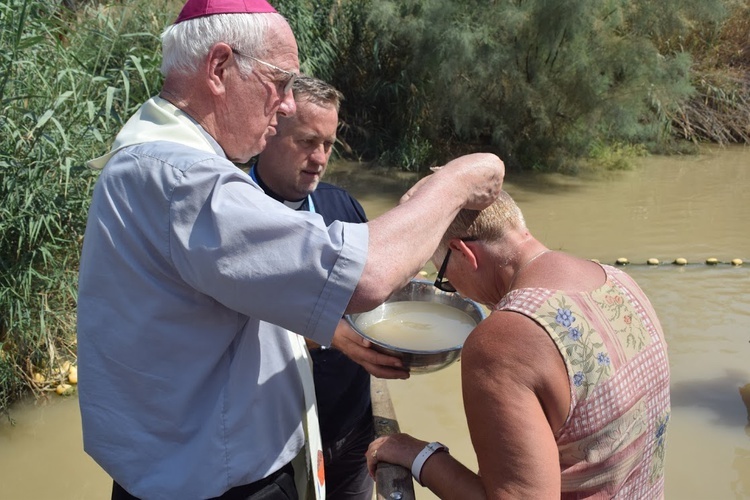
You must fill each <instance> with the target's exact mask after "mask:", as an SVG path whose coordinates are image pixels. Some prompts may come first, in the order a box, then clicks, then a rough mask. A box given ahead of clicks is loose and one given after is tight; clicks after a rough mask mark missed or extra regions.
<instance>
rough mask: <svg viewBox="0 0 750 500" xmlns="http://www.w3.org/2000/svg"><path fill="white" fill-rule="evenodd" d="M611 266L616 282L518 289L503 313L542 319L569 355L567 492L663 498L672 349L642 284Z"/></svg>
mask: <svg viewBox="0 0 750 500" xmlns="http://www.w3.org/2000/svg"><path fill="white" fill-rule="evenodd" d="M602 267H603V269H604V271H605V272H606V274H607V282H606V283H605V284H604V285H603V286H602V287H601V288H599V289H597V290H595V291H593V292H591V293H568V292H561V291H557V290H548V289H542V288H524V289H518V290H513V291H511V292H509V293H508V294H507V295H506V296H505V297H503V299H502V300H501V301H500V302H499V303H498V304H497V305H496V306H495V310H499V311H515V312H518V313H520V314H523V315H525V316H527V317H529V318H531V319H533V320H534V321H536V322H537V323H538V324H539V325H541V326H542V328H544V329H545V330H546V331H547V333H548V334H549V336H550V338H552V340H553V341H554V342H555V345H556V346H557V349H558V350H559V351H560V354H561V356H562V358H563V360H564V361H565V365H566V367H567V371H568V377H569V380H570V411H569V413H568V418H567V420H566V422H565V424H564V425H563V427H562V428H561V429H560V430H559V432H557V434H556V435H555V438H556V441H557V447H558V450H559V453H560V468H561V475H562V496H561V498H564V499H574V498H613V497H616V498H628V499H630V498H633V499H639V500H640V499H651V498H662V497H663V496H664V444H665V438H666V429H667V424H668V422H669V414H670V403H669V363H668V359H667V345H666V342H665V341H664V335H663V332H662V329H661V325H660V323H659V320H658V319H657V317H656V313H655V312H654V309H653V307H652V306H651V303H650V302H649V300H648V299H647V298H646V296H645V295H644V293H643V292H642V291H641V289H640V288H639V287H638V285H637V284H636V283H635V281H633V279H632V278H631V277H630V276H628V275H627V274H626V273H624V272H623V271H620V270H619V269H616V268H613V267H611V266H602Z"/></svg>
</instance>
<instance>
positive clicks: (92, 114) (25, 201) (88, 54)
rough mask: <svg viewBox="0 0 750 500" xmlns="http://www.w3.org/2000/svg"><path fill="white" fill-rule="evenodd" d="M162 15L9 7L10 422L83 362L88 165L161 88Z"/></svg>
mask: <svg viewBox="0 0 750 500" xmlns="http://www.w3.org/2000/svg"><path fill="white" fill-rule="evenodd" d="M144 5H148V6H149V10H144V9H143V8H142V7H143V6H144ZM155 12H159V10H158V9H157V8H155V6H154V4H153V2H149V3H148V4H145V3H142V4H136V5H128V6H127V8H125V7H117V8H115V7H106V6H101V5H98V4H90V5H86V6H83V7H82V8H81V10H80V11H78V12H73V11H70V10H68V9H67V8H65V7H63V6H61V5H58V4H57V3H56V2H50V1H47V0H3V1H0V29H1V30H2V31H1V32H0V33H1V34H0V37H2V38H0V40H1V41H2V51H0V54H1V55H0V68H1V70H0V75H2V76H1V77H0V106H2V112H0V270H1V271H2V274H0V353H2V354H1V355H0V411H5V412H7V407H8V404H9V403H10V402H11V401H12V400H13V399H16V398H17V397H18V396H19V395H20V394H22V393H23V392H24V390H25V388H28V387H30V388H32V389H34V390H37V391H45V390H50V389H52V388H54V385H55V384H56V382H57V381H58V380H59V379H61V377H62V374H61V373H60V370H59V368H60V367H61V366H62V364H63V363H64V362H65V361H70V360H72V359H74V357H75V301H76V282H77V269H78V258H79V251H80V243H81V240H82V238H83V232H84V228H85V222H86V213H87V208H88V203H89V199H90V193H91V187H92V184H93V181H94V180H95V173H94V172H92V171H91V170H89V169H88V168H86V167H85V162H86V161H87V160H89V159H91V158H93V157H96V156H99V155H101V154H103V153H104V152H106V151H107V149H108V145H109V142H110V140H111V138H112V136H113V135H114V134H115V133H116V132H117V131H118V130H119V128H120V126H121V125H122V123H123V122H124V120H125V119H127V118H128V117H129V116H130V115H131V114H132V112H133V111H134V110H135V107H136V106H137V105H139V104H140V103H141V102H142V101H143V100H144V99H145V98H146V97H147V96H148V95H149V94H150V92H152V91H153V90H155V89H156V88H157V87H158V85H159V79H160V76H159V74H158V63H159V60H160V57H159V39H158V36H157V35H155V34H154V33H160V31H161V29H162V27H163V26H164V25H165V24H166V23H167V22H168V21H167V20H166V19H159V17H158V16H156V15H155V14H154V13H155ZM161 12H164V9H163V10H162V11H161ZM161 15H162V16H164V15H165V14H161ZM157 26H158V29H157V28H156V27H157ZM36 373H38V374H40V375H38V376H37V377H36V379H35V376H34V374H36Z"/></svg>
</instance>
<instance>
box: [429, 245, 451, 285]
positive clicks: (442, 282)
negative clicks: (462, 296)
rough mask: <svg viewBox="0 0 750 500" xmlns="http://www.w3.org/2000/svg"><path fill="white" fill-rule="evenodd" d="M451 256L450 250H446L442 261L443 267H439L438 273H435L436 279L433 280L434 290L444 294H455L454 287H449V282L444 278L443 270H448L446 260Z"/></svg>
mask: <svg viewBox="0 0 750 500" xmlns="http://www.w3.org/2000/svg"><path fill="white" fill-rule="evenodd" d="M450 256H451V249H450V248H449V249H448V252H447V253H446V254H445V258H444V259H443V265H441V266H440V271H438V273H437V278H435V283H434V285H435V288H437V289H438V290H442V291H444V292H455V291H456V287H454V286H453V285H451V282H450V281H448V280H447V279H446V278H445V270H446V269H448V259H449V258H450Z"/></svg>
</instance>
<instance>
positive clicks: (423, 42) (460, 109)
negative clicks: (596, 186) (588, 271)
mask: <svg viewBox="0 0 750 500" xmlns="http://www.w3.org/2000/svg"><path fill="white" fill-rule="evenodd" d="M721 7H722V4H721V2H720V1H719V0H711V1H703V0H697V1H691V2H678V1H676V0H673V1H669V2H659V3H655V2H646V1H626V0H608V1H604V2H602V1H599V0H576V1H573V2H550V1H546V0H527V1H515V2H492V3H490V4H489V5H488V3H487V2H479V1H465V2H454V1H450V0H409V1H405V2H378V4H377V7H375V8H374V9H373V12H372V15H371V17H370V18H369V21H370V23H371V24H372V26H373V28H372V29H373V31H376V32H378V33H381V34H382V36H381V37H380V38H379V43H381V44H383V45H386V44H388V46H389V47H390V48H391V50H392V51H394V52H396V54H395V55H394V58H398V59H400V60H402V61H403V73H402V74H403V78H402V79H400V82H402V84H403V86H404V87H406V86H408V85H410V84H413V85H414V86H416V87H417V88H418V89H419V90H418V92H420V93H424V95H425V98H424V101H425V104H424V105H423V106H422V108H421V110H422V111H426V112H425V113H424V114H423V115H422V116H421V119H420V123H419V125H420V130H421V132H422V134H423V136H425V137H427V138H428V139H429V140H430V141H431V142H433V143H440V142H443V141H445V140H446V139H451V140H458V141H460V142H462V143H470V144H475V145H478V146H481V147H482V148H489V149H491V150H495V151H498V152H500V153H501V154H502V156H503V157H504V158H507V159H509V160H511V162H513V163H516V164H521V165H524V164H525V165H531V164H537V163H539V162H540V161H541V162H542V163H547V164H548V165H554V164H555V162H556V161H557V159H558V158H559V157H560V156H567V157H570V156H579V155H585V154H586V152H587V151H588V150H589V149H590V145H591V144H592V143H593V142H594V141H596V140H604V141H611V142H613V143H615V142H624V143H628V142H643V141H647V140H653V139H655V138H658V136H659V135H660V134H665V133H668V132H669V111H671V110H672V109H674V108H675V106H676V105H677V103H679V102H681V101H682V100H684V99H685V98H686V97H687V96H688V95H689V94H690V92H691V90H692V88H691V85H690V79H689V68H690V64H691V59H690V57H689V55H688V54H687V53H685V52H679V51H674V50H673V51H671V52H669V53H661V52H660V51H659V50H658V47H659V45H660V44H661V43H662V40H665V39H669V38H670V37H676V36H678V35H680V34H683V33H686V31H687V30H688V29H689V28H690V27H691V23H692V22H695V20H696V19H700V18H706V16H709V15H710V16H712V17H713V18H716V16H717V15H720V14H721V13H722V12H723V9H722V8H721ZM698 16H701V17H698ZM391 105H392V106H394V107H396V108H397V109H399V110H400V111H403V110H404V109H405V107H406V102H405V100H403V99H402V100H401V101H400V102H394V103H393V104H391ZM665 111H666V112H665Z"/></svg>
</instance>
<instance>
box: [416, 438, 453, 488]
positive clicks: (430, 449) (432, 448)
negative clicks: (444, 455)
mask: <svg viewBox="0 0 750 500" xmlns="http://www.w3.org/2000/svg"><path fill="white" fill-rule="evenodd" d="M438 451H445V452H448V451H449V450H448V447H447V446H445V445H444V444H443V443H438V442H437V441H433V442H432V443H428V444H427V446H425V447H424V448H423V449H422V451H420V452H419V454H418V455H417V457H416V458H415V459H414V462H412V464H411V475H412V476H414V480H415V481H416V482H417V483H419V485H420V486H423V484H422V479H421V476H422V467H423V466H424V463H425V462H426V461H427V459H428V458H430V457H431V456H432V455H433V454H434V453H435V452H438Z"/></svg>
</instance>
